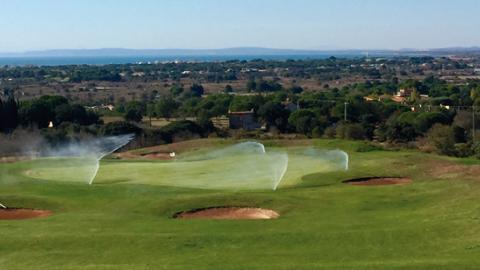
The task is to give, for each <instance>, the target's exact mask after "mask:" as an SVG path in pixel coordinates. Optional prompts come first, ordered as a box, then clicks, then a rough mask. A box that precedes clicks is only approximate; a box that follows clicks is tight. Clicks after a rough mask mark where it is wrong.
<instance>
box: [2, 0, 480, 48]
mask: <svg viewBox="0 0 480 270" xmlns="http://www.w3.org/2000/svg"><path fill="white" fill-rule="evenodd" d="M479 14H480V1H479V0H136V1H133V0H0V52H22V51H30V50H46V49H91V48H134V49H164V48H183V49H214V48H231V47H268V48H288V49H402V48H416V49H425V48H444V47H454V46H462V47H470V46H480V34H479V33H478V31H479V30H478V29H479V28H480V16H479Z"/></svg>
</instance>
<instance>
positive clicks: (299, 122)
mask: <svg viewBox="0 0 480 270" xmlns="http://www.w3.org/2000/svg"><path fill="white" fill-rule="evenodd" d="M288 123H289V124H290V125H291V126H292V127H294V128H295V130H296V131H297V132H299V133H302V134H305V135H310V134H311V132H312V130H313V129H314V128H315V126H316V116H315V113H314V112H313V111H311V110H308V109H300V110H297V111H295V112H293V113H292V114H291V115H290V117H289V118H288Z"/></svg>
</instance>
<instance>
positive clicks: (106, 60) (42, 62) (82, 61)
mask: <svg viewBox="0 0 480 270" xmlns="http://www.w3.org/2000/svg"><path fill="white" fill-rule="evenodd" d="M330 56H332V55H330V54H316V55H221V56H210V55H203V56H202V55H199V56H108V57H106V56H98V57H84V56H79V57H63V56H58V57H0V66H5V65H9V66H26V65H35V66H61V65H109V64H134V63H140V62H142V63H147V62H151V63H154V62H156V61H158V62H164V61H176V60H178V61H197V62H217V61H228V60H253V59H264V60H288V59H294V60H305V59H325V58H328V57H330ZM334 56H337V57H343V58H354V57H362V56H363V55H360V54H358V55H354V54H342V55H334Z"/></svg>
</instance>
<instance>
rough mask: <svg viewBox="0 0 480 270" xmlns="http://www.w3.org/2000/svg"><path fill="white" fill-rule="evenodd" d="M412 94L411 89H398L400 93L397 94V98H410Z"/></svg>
mask: <svg viewBox="0 0 480 270" xmlns="http://www.w3.org/2000/svg"><path fill="white" fill-rule="evenodd" d="M412 93H413V89H400V91H398V92H397V95H396V96H397V97H404V98H407V97H410V96H411V95H412Z"/></svg>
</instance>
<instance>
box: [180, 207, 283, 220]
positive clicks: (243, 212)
mask: <svg viewBox="0 0 480 270" xmlns="http://www.w3.org/2000/svg"><path fill="white" fill-rule="evenodd" d="M174 217H175V218H180V219H276V218H278V217H280V215H279V214H278V213H277V212H275V211H273V210H270V209H262V208H242V207H215V208H206V209H198V210H192V211H186V212H181V213H178V214H176V215H175V216H174Z"/></svg>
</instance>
